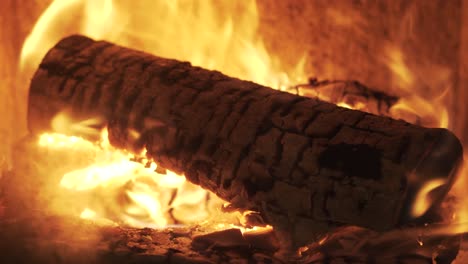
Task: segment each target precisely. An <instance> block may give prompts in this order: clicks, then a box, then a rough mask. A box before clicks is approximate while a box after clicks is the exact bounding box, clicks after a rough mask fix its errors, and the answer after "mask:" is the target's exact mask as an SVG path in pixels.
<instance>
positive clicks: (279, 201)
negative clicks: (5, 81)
mask: <svg viewBox="0 0 468 264" xmlns="http://www.w3.org/2000/svg"><path fill="white" fill-rule="evenodd" d="M64 110H67V111H68V112H69V114H70V115H71V116H72V117H73V118H74V120H81V119H85V118H90V117H96V116H99V117H102V118H104V120H106V121H107V125H108V130H109V138H110V141H111V143H112V144H113V145H115V146H117V147H120V148H125V149H130V150H134V151H139V150H141V149H143V148H146V149H147V155H148V156H149V157H151V158H153V159H154V160H155V161H156V162H157V163H158V164H160V165H161V166H163V167H165V168H168V169H170V170H173V171H175V172H177V173H184V174H185V176H186V177H187V179H188V180H190V181H191V182H193V183H195V184H199V185H200V186H202V187H203V188H206V189H209V190H211V191H212V192H214V193H216V194H217V195H218V196H220V197H221V198H223V199H225V200H226V201H228V202H230V203H232V205H233V206H235V207H237V208H241V209H248V210H254V211H258V212H260V214H261V215H262V216H263V217H264V219H265V221H266V222H267V223H270V224H272V225H273V226H274V228H275V231H276V232H277V236H278V237H279V238H280V239H282V238H283V237H287V241H289V242H291V243H292V244H295V245H302V244H304V243H305V242H307V241H311V240H313V239H315V237H316V236H317V235H319V234H322V233H324V232H327V231H328V230H330V229H331V228H335V227H337V226H342V225H347V224H352V225H358V226H362V227H367V228H371V229H374V230H378V231H382V230H388V229H390V228H393V227H395V226H398V225H402V224H404V223H407V222H408V221H411V220H413V218H412V217H411V216H410V214H409V209H410V207H411V205H412V204H413V202H414V199H415V195H416V193H417V192H418V191H419V190H420V188H421V186H423V185H424V183H426V182H428V181H430V180H433V179H445V180H446V181H445V184H443V185H442V186H441V187H439V188H438V189H437V192H433V193H432V195H431V197H432V198H433V200H432V201H433V202H434V204H437V203H438V202H439V201H440V200H441V199H442V198H443V197H444V195H445V194H446V192H447V191H448V189H449V188H450V186H451V184H452V182H453V174H454V171H455V169H456V168H457V166H458V164H459V163H460V161H461V159H462V147H461V144H460V142H459V140H458V139H457V138H456V137H455V136H454V135H453V134H452V133H451V132H450V131H448V130H446V129H436V128H424V127H419V126H415V125H411V124H409V123H406V122H404V121H400V120H393V119H390V118H386V117H381V116H375V115H372V114H369V113H364V112H361V111H356V110H350V109H345V108H341V107H338V106H336V105H334V104H330V103H325V102H322V101H319V100H316V99H312V98H306V97H300V96H297V95H293V94H289V93H284V92H280V91H276V90H273V89H270V88H267V87H264V86H260V85H257V84H255V83H252V82H247V81H242V80H239V79H235V78H231V77H228V76H225V75H223V74H221V73H219V72H216V71H209V70H205V69H202V68H199V67H193V66H191V65H190V63H187V62H180V61H176V60H170V59H163V58H159V57H156V56H153V55H150V54H147V53H144V52H140V51H135V50H131V49H127V48H124V47H120V46H117V45H114V44H111V43H109V42H105V41H94V40H92V39H89V38H87V37H83V36H76V35H75V36H70V37H67V38H65V39H63V40H61V41H60V42H59V43H58V44H57V45H56V46H55V47H54V48H52V49H51V50H50V51H49V52H48V54H47V55H46V57H45V58H44V60H43V61H42V63H41V65H40V67H39V69H38V70H37V72H36V73H35V75H34V77H33V79H32V82H31V88H30V94H29V110H28V123H29V128H30V130H31V132H33V133H41V132H43V131H49V130H51V129H53V128H57V127H60V126H57V125H56V124H55V123H54V122H52V120H54V117H55V116H56V115H57V114H58V113H60V112H62V111H64ZM52 123H54V124H55V125H54V124H52ZM53 125H54V126H53ZM64 127H65V128H67V126H63V125H62V126H61V128H64ZM60 132H69V133H77V131H73V130H63V131H60Z"/></svg>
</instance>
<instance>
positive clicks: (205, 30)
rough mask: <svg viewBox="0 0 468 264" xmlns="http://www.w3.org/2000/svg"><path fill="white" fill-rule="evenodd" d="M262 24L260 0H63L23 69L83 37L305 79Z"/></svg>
mask: <svg viewBox="0 0 468 264" xmlns="http://www.w3.org/2000/svg"><path fill="white" fill-rule="evenodd" d="M130 9H131V10H132V11H131V12H128V10H130ZM149 10H151V11H149ZM63 14H68V15H65V16H64V15H63ZM75 18H78V19H75ZM258 24H259V14H258V11H257V5H256V1H255V0H248V1H229V0H223V1H216V0H208V1H188V0H178V1H173V0H161V1H151V0H143V1H138V3H135V2H128V1H116V0H114V1H113V0H97V1H95V0H73V1H59V0H55V1H53V2H52V3H51V4H50V6H49V7H48V8H47V10H46V11H45V12H44V13H43V14H42V16H41V17H40V18H39V20H38V21H37V23H36V25H35V26H34V28H33V30H32V32H31V34H30V35H29V36H28V37H27V39H26V41H25V43H24V46H23V49H22V52H21V58H20V62H21V63H20V64H21V68H22V69H23V70H24V71H31V72H32V71H33V70H34V69H35V68H36V66H37V65H38V64H39V63H40V60H41V59H42V58H43V56H44V55H45V53H46V52H47V51H48V50H49V49H50V48H51V47H52V46H53V45H54V44H55V43H57V42H58V41H59V40H60V39H61V38H63V37H65V36H67V35H70V34H72V33H79V34H82V35H86V36H89V37H92V38H94V39H104V40H108V41H111V42H114V43H117V44H120V45H124V46H127V47H132V48H135V49H139V50H143V51H146V52H149V53H153V54H157V55H158V56H161V57H167V58H173V59H178V60H183V61H190V62H191V63H192V64H194V65H196V66H201V67H204V68H207V69H213V70H219V71H222V72H223V73H225V74H227V75H230V76H235V77H238V78H241V79H245V80H250V81H253V82H256V83H259V84H263V85H267V86H270V87H275V88H278V89H286V88H287V87H288V86H289V85H291V84H293V83H300V82H304V81H305V80H306V79H305V78H304V77H305V74H304V69H303V68H304V64H305V60H304V59H303V58H302V59H301V58H299V59H298V61H297V64H296V65H292V66H290V67H286V65H283V64H281V62H280V61H279V60H278V59H277V58H275V57H274V56H272V55H271V54H270V53H269V52H268V51H267V49H266V48H265V45H264V43H263V40H262V39H261V38H260V37H259V34H258Z"/></svg>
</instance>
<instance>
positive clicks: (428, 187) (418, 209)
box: [411, 179, 446, 217]
mask: <svg viewBox="0 0 468 264" xmlns="http://www.w3.org/2000/svg"><path fill="white" fill-rule="evenodd" d="M445 183H446V180H445V179H434V180H431V181H428V182H427V183H425V184H424V185H423V186H422V187H421V189H420V190H419V191H418V193H417V195H416V199H415V202H414V204H413V207H412V212H411V213H412V215H413V217H419V216H421V215H423V214H424V213H425V212H426V211H427V210H428V209H429V207H430V206H431V205H432V201H431V199H430V195H429V194H430V192H431V191H433V190H435V189H436V188H437V187H440V186H442V185H444V184H445Z"/></svg>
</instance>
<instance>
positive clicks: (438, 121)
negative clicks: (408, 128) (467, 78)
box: [385, 45, 452, 128]
mask: <svg viewBox="0 0 468 264" xmlns="http://www.w3.org/2000/svg"><path fill="white" fill-rule="evenodd" d="M385 55H386V56H385V58H386V61H385V63H386V65H387V66H388V68H389V69H390V71H391V72H392V73H393V75H392V77H393V82H392V83H393V84H394V86H395V88H396V90H397V93H399V94H400V99H399V100H398V102H397V103H396V104H395V105H393V106H392V107H391V108H390V115H391V116H392V117H393V118H396V119H404V120H406V121H408V122H410V123H416V124H420V125H423V126H426V127H442V128H449V125H450V123H449V111H448V108H447V102H446V99H447V97H448V95H449V92H450V91H451V90H450V88H451V87H452V83H450V81H449V80H450V76H449V73H448V71H447V70H446V69H444V68H441V67H436V66H433V65H431V66H430V67H429V66H426V65H423V64H417V65H416V66H413V67H410V66H409V65H408V63H407V57H406V56H405V54H404V53H403V52H402V50H401V49H400V48H399V47H398V46H394V45H388V46H387V47H386V48H385ZM427 76H431V78H429V79H430V81H431V83H429V84H428V83H426V82H427V81H426V79H428V77H427Z"/></svg>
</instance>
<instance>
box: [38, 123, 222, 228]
mask: <svg viewBox="0 0 468 264" xmlns="http://www.w3.org/2000/svg"><path fill="white" fill-rule="evenodd" d="M38 144H39V145H40V146H41V147H43V148H48V149H52V150H53V149H57V148H60V149H65V150H67V151H70V152H74V151H75V152H76V151H81V152H80V153H79V155H80V156H82V157H85V159H88V160H89V162H88V163H89V165H88V166H84V167H82V168H78V169H75V170H72V171H69V172H66V173H65V174H64V175H63V177H62V179H61V180H60V183H59V185H60V187H61V188H63V189H65V190H68V191H69V192H76V193H78V194H79V195H80V197H82V198H83V200H82V201H77V202H76V206H77V207H81V208H82V209H81V213H80V214H79V215H80V217H81V218H83V219H90V220H94V221H97V222H100V223H107V224H110V223H113V224H116V223H118V224H124V225H129V226H134V227H163V226H167V225H171V224H193V223H197V222H199V221H203V220H206V219H208V218H209V217H215V216H216V214H217V213H219V212H218V211H219V210H218V211H217V210H215V209H214V208H216V207H217V208H221V205H222V204H223V203H224V201H222V200H221V199H219V198H217V197H215V196H213V195H210V194H209V193H208V191H206V190H203V189H202V188H200V187H198V186H195V185H193V184H191V183H189V182H187V181H186V179H185V177H184V176H183V175H178V174H176V173H174V172H172V171H169V170H165V173H158V172H156V171H155V170H156V169H157V164H156V163H154V162H151V161H149V160H147V159H146V158H144V154H145V153H144V152H143V153H140V154H139V155H137V156H139V157H142V158H140V159H139V160H140V162H136V161H134V160H135V155H134V154H132V153H129V152H126V151H121V150H117V149H114V148H113V147H112V146H111V145H110V143H109V141H108V134H107V129H103V130H102V132H101V140H100V141H99V142H98V143H93V142H90V141H88V140H85V139H83V138H81V137H76V136H66V135H63V134H60V133H45V134H42V135H41V136H40V137H39V141H38ZM77 154H78V153H77ZM83 155H84V156H83ZM85 197H86V198H85ZM207 197H209V199H207Z"/></svg>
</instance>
